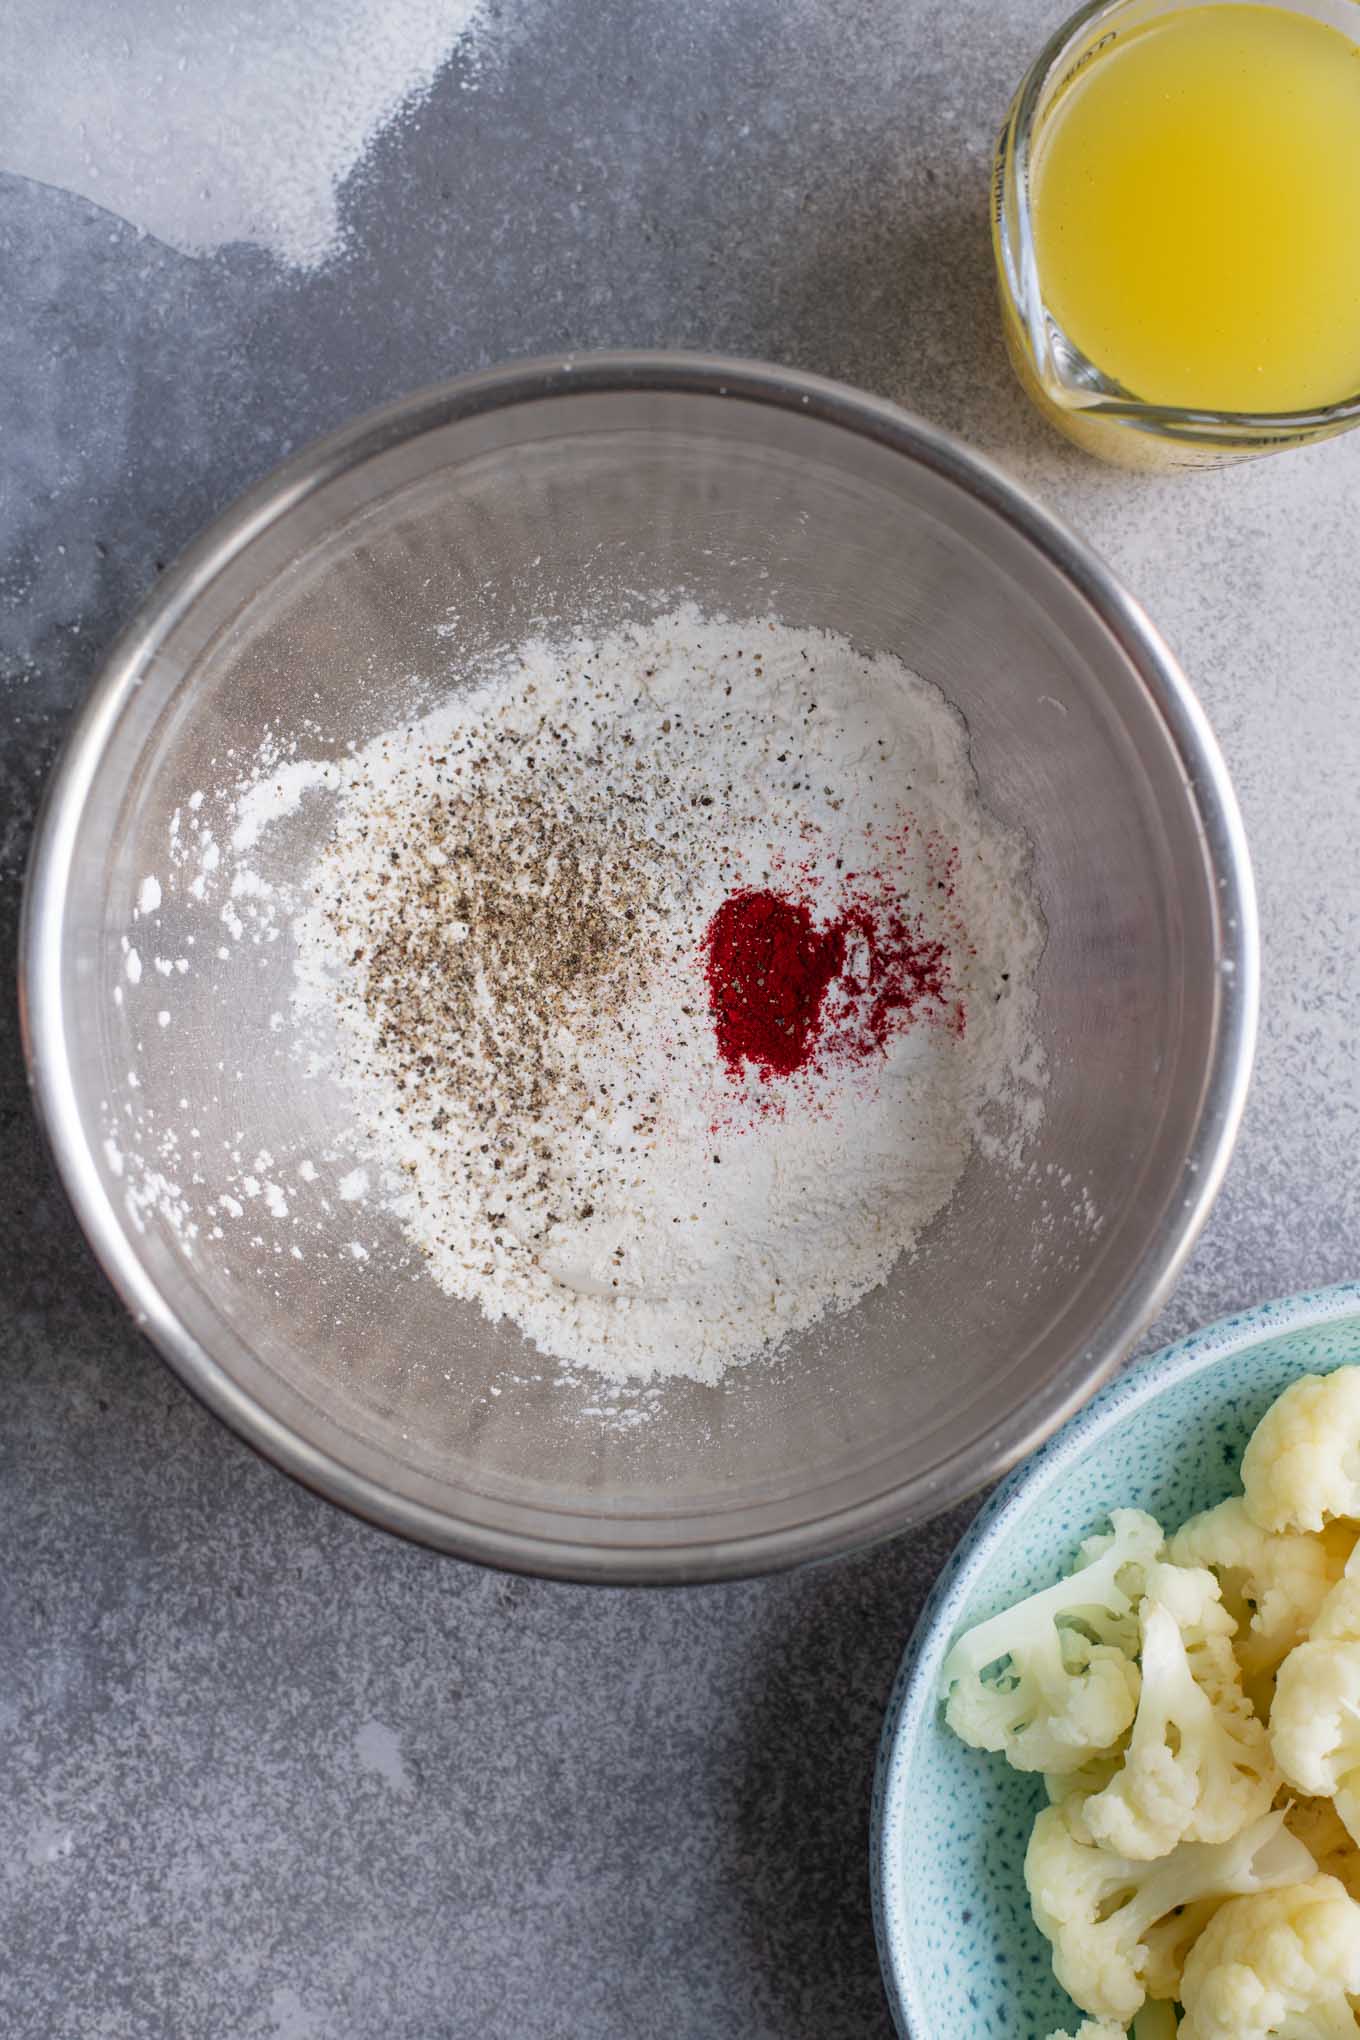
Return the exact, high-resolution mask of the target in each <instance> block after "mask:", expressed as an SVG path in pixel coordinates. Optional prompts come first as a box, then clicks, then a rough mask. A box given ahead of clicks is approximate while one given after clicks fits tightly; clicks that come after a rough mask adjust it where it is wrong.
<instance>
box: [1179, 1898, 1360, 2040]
mask: <svg viewBox="0 0 1360 2040" xmlns="http://www.w3.org/2000/svg"><path fill="white" fill-rule="evenodd" d="M1356 1992H1360V1906H1358V1905H1356V1903H1355V1901H1354V1900H1353V1899H1351V1898H1349V1897H1348V1896H1347V1894H1346V1892H1345V1891H1344V1889H1343V1888H1342V1886H1341V1885H1340V1884H1338V1883H1337V1881H1336V1879H1335V1878H1334V1877H1312V1878H1309V1879H1308V1880H1307V1882H1303V1883H1299V1884H1292V1885H1287V1886H1285V1887H1284V1889H1282V1890H1278V1891H1271V1892H1266V1893H1263V1894H1261V1895H1259V1896H1256V1897H1251V1898H1234V1899H1230V1900H1229V1902H1228V1903H1227V1904H1226V1905H1224V1906H1221V1907H1220V1908H1219V1910H1218V1912H1217V1913H1216V1914H1215V1915H1214V1918H1213V1919H1212V1920H1211V1921H1210V1922H1209V1925H1208V1926H1207V1927H1206V1928H1205V1930H1204V1932H1203V1933H1202V1934H1201V1936H1200V1938H1199V1940H1198V1941H1197V1942H1196V1943H1195V1945H1194V1947H1193V1948H1192V1949H1191V1951H1190V1955H1189V1958H1188V1960H1187V1962H1186V1965H1185V1976H1184V1979H1183V1981H1182V1983H1181V2000H1182V2003H1183V2005H1184V2007H1185V2016H1184V2018H1183V2019H1182V2020H1181V2030H1180V2040H1355V2036H1356V2035H1357V2034H1360V2024H1357V2022H1356V2017H1355V2014H1354V2012H1353V2011H1352V2010H1351V2007H1350V2004H1349V2002H1348V1999H1349V1998H1350V1997H1351V1996H1353V1995H1354V1994H1355V1993H1356Z"/></svg>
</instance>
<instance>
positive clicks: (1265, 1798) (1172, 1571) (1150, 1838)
mask: <svg viewBox="0 0 1360 2040" xmlns="http://www.w3.org/2000/svg"><path fill="white" fill-rule="evenodd" d="M1140 1619H1141V1623H1142V1632H1143V1650H1142V1680H1143V1683H1142V1692H1141V1695H1140V1697H1139V1701H1138V1712H1137V1714H1136V1716H1135V1717H1134V1723H1133V1733H1132V1734H1131V1736H1130V1737H1129V1745H1128V1749H1127V1751H1126V1752H1125V1756H1124V1762H1123V1764H1122V1765H1121V1767H1120V1769H1119V1771H1118V1772H1117V1773H1116V1775H1115V1776H1114V1778H1112V1779H1111V1781H1110V1783H1109V1784H1108V1785H1107V1786H1106V1787H1105V1788H1104V1790H1103V1791H1100V1792H1097V1793H1094V1794H1093V1795H1092V1796H1091V1797H1090V1798H1089V1799H1087V1800H1086V1802H1085V1804H1084V1805H1083V1806H1082V1807H1081V1809H1080V1820H1081V1824H1082V1826H1083V1827H1084V1829H1085V1831H1086V1832H1087V1833H1088V1834H1089V1835H1090V1836H1091V1837H1092V1839H1093V1840H1095V1841H1097V1842H1099V1843H1100V1844H1101V1846H1102V1847H1103V1848H1107V1849H1113V1850H1114V1851H1115V1853H1116V1854H1118V1855H1124V1856H1132V1857H1134V1858H1135V1859H1137V1860H1138V1861H1140V1862H1146V1861H1148V1860H1149V1859H1151V1858H1152V1857H1154V1856H1165V1855H1167V1854H1169V1853H1170V1851H1171V1850H1172V1849H1174V1848H1175V1846H1176V1844H1177V1842H1179V1841H1181V1840H1187V1841H1192V1842H1226V1841H1227V1840H1228V1839H1229V1837H1230V1836H1232V1835H1235V1834H1236V1833H1237V1832H1238V1830H1239V1828H1243V1827H1246V1826H1247V1825H1248V1824H1249V1823H1250V1822H1251V1821H1253V1820H1258V1819H1259V1818H1260V1816H1261V1815H1262V1814H1263V1813H1265V1812H1267V1811H1268V1809H1269V1807H1270V1803H1271V1801H1272V1799H1273V1798H1274V1797H1275V1792H1276V1788H1277V1786H1278V1785H1279V1782H1280V1780H1279V1773H1278V1772H1277V1770H1276V1768H1275V1763H1274V1760H1273V1758H1272V1757H1271V1754H1270V1743H1269V1741H1268V1739H1267V1736H1266V1731H1265V1728H1264V1725H1263V1724H1262V1723H1261V1722H1260V1721H1258V1720H1257V1718H1256V1715H1255V1714H1254V1713H1253V1711H1252V1707H1251V1703H1250V1702H1249V1701H1248V1700H1247V1699H1246V1698H1245V1697H1244V1695H1243V1692H1242V1688H1241V1684H1240V1682H1239V1677H1238V1671H1237V1664H1236V1661H1235V1659H1234V1657H1233V1650H1232V1633H1233V1626H1234V1625H1233V1619H1232V1617H1231V1615H1230V1614H1229V1613H1228V1611H1227V1609H1226V1608H1225V1607H1224V1606H1223V1605H1222V1602H1221V1601H1220V1599H1219V1593H1218V1582H1217V1580H1215V1578H1214V1576H1213V1574H1212V1573H1211V1572H1207V1571H1206V1570H1205V1569H1204V1568H1203V1567H1202V1566H1196V1567H1193V1568H1190V1567H1185V1566H1175V1565H1154V1566H1152V1567H1151V1568H1150V1569H1149V1573H1148V1593H1147V1598H1146V1599H1145V1600H1144V1602H1143V1606H1142V1611H1141V1618H1140Z"/></svg>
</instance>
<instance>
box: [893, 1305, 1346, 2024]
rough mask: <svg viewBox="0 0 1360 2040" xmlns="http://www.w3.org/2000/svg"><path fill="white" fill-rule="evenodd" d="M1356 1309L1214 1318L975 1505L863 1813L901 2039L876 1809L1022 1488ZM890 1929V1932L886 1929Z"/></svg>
mask: <svg viewBox="0 0 1360 2040" xmlns="http://www.w3.org/2000/svg"><path fill="white" fill-rule="evenodd" d="M1357 1312H1360V1282H1339V1283H1337V1284H1335V1285H1334V1287H1332V1288H1330V1289H1317V1290H1309V1291H1305V1292H1304V1293H1303V1294H1301V1295H1298V1296H1284V1297H1277V1298H1276V1299H1275V1300H1274V1301H1272V1302H1270V1303H1264V1304H1259V1305H1257V1306H1256V1307H1254V1308H1253V1309H1251V1310H1245V1311H1238V1312H1237V1313H1235V1314H1234V1315H1233V1316H1232V1317H1225V1318H1219V1319H1217V1321H1216V1322H1215V1323H1213V1324H1211V1325H1206V1326H1205V1327H1204V1328H1203V1329H1202V1330H1201V1331H1198V1332H1191V1333H1190V1334H1189V1336H1188V1337H1187V1338H1184V1339H1178V1340H1177V1341H1176V1342H1175V1343H1174V1344H1173V1345H1170V1346H1163V1347H1162V1349H1161V1351H1160V1352H1158V1353H1154V1354H1152V1355H1151V1357H1150V1358H1148V1359H1147V1360H1144V1361H1141V1362H1140V1363H1139V1364H1138V1365H1137V1366H1136V1367H1133V1368H1130V1370H1129V1372H1128V1373H1127V1374H1122V1375H1119V1376H1118V1377H1117V1378H1116V1379H1115V1380H1114V1381H1112V1382H1110V1383H1109V1384H1108V1386H1107V1387H1105V1388H1103V1389H1102V1390H1101V1391H1100V1393H1099V1395H1097V1396H1096V1397H1094V1399H1093V1400H1092V1401H1091V1402H1089V1403H1088V1404H1087V1406H1086V1408H1085V1409H1084V1410H1080V1411H1079V1412H1078V1413H1077V1415H1076V1416H1075V1417H1073V1418H1072V1419H1071V1421H1070V1422H1069V1423H1067V1424H1065V1425H1064V1426H1063V1428H1062V1430H1061V1431H1059V1432H1058V1433H1057V1434H1056V1436H1054V1437H1052V1438H1050V1439H1049V1441H1048V1443H1047V1444H1046V1445H1043V1446H1041V1447H1040V1449H1039V1450H1038V1451H1037V1452H1036V1453H1035V1454H1034V1455H1033V1457H1032V1458H1030V1459H1027V1460H1026V1461H1025V1462H1024V1463H1023V1465H1021V1466H1018V1467H1017V1468H1016V1469H1015V1471H1014V1472H1013V1473H1011V1474H1008V1475H1007V1477H1006V1479H1005V1480H1003V1481H1002V1483H1001V1485H1000V1486H999V1487H998V1488H997V1489H996V1492H995V1493H994V1494H993V1495H991V1496H990V1497H989V1499H988V1500H987V1501H986V1502H985V1503H984V1504H983V1506H982V1508H981V1509H980V1510H979V1511H978V1514H977V1515H976V1517H975V1518H974V1520H973V1521H972V1523H971V1524H970V1525H969V1527H968V1529H967V1530H966V1531H965V1532H964V1534H963V1536H962V1537H961V1538H960V1539H959V1542H958V1544H957V1545H956V1546H955V1547H954V1550H953V1553H952V1554H951V1556H950V1558H949V1559H948V1561H947V1562H946V1564H945V1567H944V1570H943V1572H942V1573H941V1574H940V1576H939V1578H938V1580H937V1581H936V1582H935V1585H934V1587H933V1588H932V1589H931V1592H930V1596H929V1598H928V1600H927V1601H926V1604H925V1606H924V1607H923V1608H922V1610H921V1613H920V1616H919V1617H918V1619H917V1623H916V1627H915V1628H914V1629H913V1631H912V1633H911V1637H910V1639H909V1641H908V1643H907V1647H906V1650H905V1651H904V1652H903V1655H902V1663H901V1665H900V1666H899V1668H898V1673H897V1679H896V1682H895V1683H894V1686H893V1690H892V1697H891V1698H890V1700H889V1702H888V1710H887V1713H886V1715H885V1717H884V1721H883V1733H882V1736H881V1737H880V1739H879V1746H878V1763H877V1766H876V1768H875V1772H874V1790H873V1800H872V1807H871V1812H870V1845H869V1884H870V1895H871V1900H872V1904H873V1915H874V1939H875V1940H876V1942H877V1944H878V1960H879V1966H880V1968H881V1970H882V1973H883V1988H884V1990H885V1992H886V1993H887V1998H888V2008H889V2010H890V2011H891V2013H892V2017H893V2023H894V2024H895V2026H896V2027H897V2030H898V2032H899V2033H900V2034H902V2035H903V2040H933V2036H932V2035H931V2034H930V2032H929V2029H928V2026H927V2024H926V2015H925V2011H924V2008H923V2007H922V2005H921V2003H920V1999H919V1996H918V1994H917V1991H916V1986H915V1984H914V1982H913V1980H912V1969H911V1964H910V1960H909V1951H908V1949H907V1948H906V1946H905V1945H904V1937H903V1936H902V1935H901V1934H900V1920H901V1908H900V1906H898V1905H895V1904H894V1902H893V1888H894V1884H895V1882H896V1879H897V1867H898V1866H897V1864H896V1863H895V1862H890V1861H889V1860H888V1854H887V1845H886V1826H887V1823H886V1820H885V1811H886V1808H887V1807H888V1805H889V1804H890V1802H891V1801H892V1799H893V1798H894V1797H895V1795H896V1793H897V1791H899V1790H900V1789H901V1784H902V1781H903V1778H904V1775H905V1773H906V1770H907V1768H908V1766H909V1763H910V1758H911V1753H912V1750H913V1748H914V1746H915V1743H916V1739H917V1736H918V1735H919V1733H920V1731H921V1728H922V1726H923V1724H924V1722H925V1721H926V1720H927V1719H928V1718H929V1715H930V1713H931V1712H932V1711H933V1710H934V1708H935V1707H936V1706H937V1705H938V1703H939V1683H940V1671H941V1668H942V1665H943V1662H944V1655H945V1651H946V1650H947V1648H948V1646H949V1644H950V1643H951V1642H952V1641H953V1637H954V1632H955V1629H956V1628H957V1626H958V1623H959V1620H960V1617H961V1614H962V1610H963V1607H964V1605H965V1603H966V1602H967V1600H968V1598H969V1595H970V1594H971V1592H972V1590H973V1587H974V1586H975V1584H976V1582H977V1578H978V1575H979V1573H980V1572H981V1571H982V1570H983V1568H984V1567H985V1566H986V1564H987V1563H988V1561H989V1560H990V1558H991V1556H992V1554H993V1552H994V1550H995V1548H996V1546H997V1545H998V1544H999V1543H1001V1542H1002V1540H1003V1539H1004V1538H1005V1537H1006V1536H1007V1535H1008V1533H1009V1531H1010V1530H1011V1528H1012V1526H1013V1524H1014V1523H1015V1522H1016V1520H1017V1519H1018V1518H1019V1517H1020V1516H1021V1515H1023V1513H1024V1511H1025V1508H1026V1506H1027V1504H1028V1500H1029V1495H1030V1490H1031V1489H1032V1488H1033V1487H1034V1486H1035V1485H1036V1484H1038V1483H1041V1482H1046V1481H1047V1480H1049V1479H1051V1478H1052V1477H1053V1476H1054V1475H1055V1474H1059V1473H1061V1472H1063V1471H1064V1470H1066V1469H1067V1468H1068V1467H1070V1466H1071V1465H1072V1464H1073V1463H1074V1462H1075V1461H1077V1460H1079V1459H1080V1458H1081V1456H1082V1454H1083V1453H1084V1452H1085V1451H1086V1450H1087V1448H1088V1447H1089V1445H1090V1444H1091V1442H1092V1441H1093V1439H1095V1438H1096V1437H1098V1436H1100V1435H1101V1434H1102V1433H1104V1432H1105V1431H1107V1430H1108V1429H1109V1428H1110V1426H1111V1425H1112V1424H1115V1423H1117V1422H1120V1421H1122V1419H1123V1418H1124V1417H1126V1416H1128V1415H1129V1414H1130V1412H1132V1411H1134V1410H1137V1409H1141V1408H1142V1407H1143V1406H1144V1405H1145V1404H1147V1403H1150V1402H1153V1401H1155V1400H1156V1398H1157V1397H1158V1396H1159V1395H1160V1394H1161V1393H1162V1391H1163V1390H1164V1389H1165V1388H1167V1387H1169V1386H1170V1385H1171V1384H1172V1383H1173V1382H1179V1381H1185V1380H1188V1379H1189V1378H1190V1377H1191V1376H1193V1375H1195V1374H1198V1373H1200V1372H1201V1371H1202V1370H1203V1369H1204V1368H1206V1367H1212V1366H1215V1365H1217V1363H1218V1362H1219V1361H1220V1360H1224V1359H1226V1358H1227V1357H1228V1356H1229V1355H1230V1354H1232V1353H1240V1352H1245V1351H1246V1350H1248V1349H1249V1348H1250V1347H1252V1346H1260V1345H1263V1344H1264V1343H1265V1342H1266V1341H1267V1340H1269V1339H1276V1338H1280V1337H1281V1336H1283V1335H1284V1334H1285V1333H1288V1332H1300V1331H1307V1330H1309V1329H1310V1328H1311V1327H1313V1326H1316V1325H1324V1324H1330V1323H1332V1322H1333V1321H1334V1320H1335V1319H1337V1318H1342V1317H1348V1316H1352V1315H1355V1314H1356V1313H1357ZM893 1921H896V1922H898V1923H899V1925H898V1926H894V1924H892V1922H893Z"/></svg>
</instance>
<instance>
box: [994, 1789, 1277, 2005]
mask: <svg viewBox="0 0 1360 2040" xmlns="http://www.w3.org/2000/svg"><path fill="white" fill-rule="evenodd" d="M1314 1867H1315V1866H1314V1863H1313V1859H1312V1857H1311V1856H1310V1855H1309V1853H1308V1851H1307V1850H1306V1849H1305V1848H1304V1846H1303V1844H1302V1842H1299V1841H1296V1840H1295V1838H1294V1836H1293V1835H1291V1834H1290V1833H1289V1832H1288V1831H1287V1830H1286V1828H1285V1825H1284V1815H1283V1813H1268V1814H1266V1815H1265V1816H1264V1817H1263V1818H1262V1819H1261V1820H1258V1821H1255V1822H1253V1824H1252V1825H1251V1826H1250V1827H1249V1828H1244V1829H1243V1831H1242V1833H1241V1834H1240V1835H1235V1836H1234V1837H1233V1839H1232V1841H1230V1842H1182V1843H1180V1845H1179V1846H1178V1847H1177V1848H1176V1850H1175V1851H1174V1852H1173V1854H1171V1855H1170V1856H1165V1857H1163V1858H1162V1860H1161V1861H1160V1862H1158V1863H1140V1862H1135V1861H1134V1860H1133V1858H1132V1857H1129V1856H1115V1855H1112V1854H1111V1853H1110V1851H1109V1850H1108V1849H1100V1848H1096V1847H1095V1846H1094V1845H1093V1844H1092V1843H1090V1842H1083V1841H1080V1840H1079V1839H1078V1838H1077V1836H1075V1835H1074V1834H1073V1833H1072V1832H1071V1830H1070V1829H1069V1828H1068V1826H1067V1823H1066V1822H1065V1821H1064V1819H1063V1817H1062V1813H1061V1811H1060V1810H1059V1808H1057V1807H1056V1806H1047V1807H1045V1808H1044V1810H1043V1812H1042V1813H1041V1814H1040V1815H1039V1818H1038V1819H1037V1820H1036V1821H1035V1823H1034V1832H1033V1834H1032V1835H1031V1836H1030V1842H1029V1848H1028V1850H1027V1851H1026V1854H1025V1882H1026V1884H1027V1885H1028V1886H1029V1895H1030V1903H1031V1905H1032V1906H1033V1908H1034V1918H1035V1922H1036V1924H1037V1926H1038V1927H1039V1930H1040V1932H1041V1933H1042V1934H1044V1935H1045V1936H1046V1938H1047V1939H1048V1940H1049V1941H1050V1942H1051V1943H1052V1947H1053V1974H1054V1975H1055V1976H1056V1977H1057V1979H1058V1981H1059V1983H1060V1984H1061V1985H1062V1987H1063V1989H1064V1990H1065V1991H1066V1992H1067V1994H1068V1996H1069V1997H1070V1998H1072V1999H1073V2000H1074V2002H1075V2003H1076V2004H1078V2005H1080V2007H1081V2009H1082V2011H1084V2012H1087V2013H1089V2014H1090V2016H1091V2017H1092V2018H1096V2019H1116V2020H1122V2021H1123V2023H1124V2024H1125V2025H1127V2024H1128V2022H1129V2020H1130V2019H1131V2018H1132V2017H1133V2015H1134V2013H1135V2012H1136V2011H1137V2010H1138V2008H1139V2006H1140V2005H1141V2004H1142V2002H1143V1999H1144V1998H1145V1996H1146V1995H1147V1983H1146V1975H1145V1972H1146V1968H1147V1958H1148V1950H1147V1936H1148V1934H1149V1932H1150V1931H1151V1930H1152V1929H1153V1928H1155V1927H1156V1926H1157V1925H1158V1923H1159V1922H1160V1921H1163V1920H1166V1919H1167V1918H1168V1917H1169V1916H1170V1915H1171V1914H1173V1913H1174V1912H1176V1910H1177V1908H1178V1907H1180V1906H1190V1905H1196V1904H1198V1903H1199V1902H1200V1901H1201V1900H1204V1899H1211V1898H1228V1897H1230V1896H1233V1895H1235V1894H1237V1893H1240V1892H1251V1891H1266V1890H1269V1889H1270V1887H1271V1886H1272V1885H1276V1884H1297V1883H1300V1882H1302V1880H1303V1879H1304V1878H1306V1877H1311V1876H1312V1875H1313V1872H1314Z"/></svg>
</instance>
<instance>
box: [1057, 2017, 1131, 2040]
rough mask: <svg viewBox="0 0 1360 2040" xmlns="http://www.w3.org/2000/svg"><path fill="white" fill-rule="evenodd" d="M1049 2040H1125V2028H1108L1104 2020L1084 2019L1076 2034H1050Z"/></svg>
mask: <svg viewBox="0 0 1360 2040" xmlns="http://www.w3.org/2000/svg"><path fill="white" fill-rule="evenodd" d="M1048 2040H1124V2028H1123V2027H1122V2026H1107V2025H1106V2024H1105V2022H1104V2020H1103V2019H1102V2020H1100V2021H1099V2022H1097V2021H1096V2020H1095V2019H1083V2020H1082V2022H1081V2024H1080V2025H1079V2026H1078V2028H1077V2030H1076V2032H1075V2033H1050V2034H1049V2036H1048Z"/></svg>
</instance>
